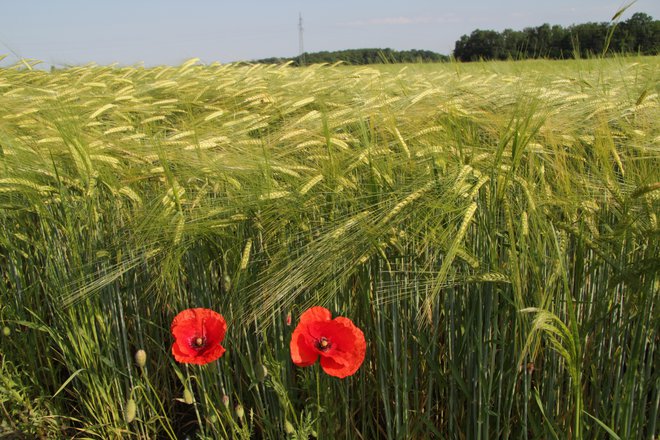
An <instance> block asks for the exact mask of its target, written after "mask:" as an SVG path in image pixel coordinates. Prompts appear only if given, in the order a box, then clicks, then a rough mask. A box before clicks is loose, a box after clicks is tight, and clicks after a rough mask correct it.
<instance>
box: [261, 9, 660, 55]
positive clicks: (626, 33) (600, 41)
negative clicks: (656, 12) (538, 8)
mask: <svg viewBox="0 0 660 440" xmlns="http://www.w3.org/2000/svg"><path fill="white" fill-rule="evenodd" d="M605 48H607V52H608V53H639V54H643V55H658V54H659V53H660V20H654V19H653V17H651V16H650V15H648V14H645V13H643V12H637V13H635V14H633V16H632V17H630V18H629V19H628V20H625V21H621V22H619V23H610V22H601V23H583V24H575V25H572V26H569V27H566V28H565V27H562V26H560V25H554V26H551V25H549V24H547V23H546V24H543V25H541V26H537V27H528V28H525V29H523V30H522V31H514V30H512V29H505V30H503V31H502V32H497V31H493V30H481V29H476V30H474V31H473V32H472V33H471V34H470V35H463V36H462V37H461V38H460V39H459V40H458V41H456V45H455V47H454V52H453V57H454V58H455V59H457V60H459V61H476V60H506V59H528V58H549V59H565V58H576V57H581V58H585V57H588V56H593V55H600V54H603V53H604V52H605ZM448 60H449V57H448V56H447V55H441V54H439V53H436V52H432V51H430V50H416V49H413V50H401V51H398V50H393V49H348V50H338V51H333V52H313V53H303V54H302V55H299V56H296V57H292V58H280V57H273V58H265V59H261V60H256V61H255V62H257V63H265V64H281V63H286V62H291V63H292V64H293V65H296V66H299V65H305V64H314V63H331V64H332V63H336V62H345V63H348V64H353V65H361V64H390V63H414V62H422V63H433V62H440V61H448Z"/></svg>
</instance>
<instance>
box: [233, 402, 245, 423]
mask: <svg viewBox="0 0 660 440" xmlns="http://www.w3.org/2000/svg"><path fill="white" fill-rule="evenodd" d="M235 411H236V416H237V417H238V418H239V419H241V420H243V417H245V409H243V405H240V404H239V405H236V409H235Z"/></svg>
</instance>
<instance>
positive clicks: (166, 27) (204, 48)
mask: <svg viewBox="0 0 660 440" xmlns="http://www.w3.org/2000/svg"><path fill="white" fill-rule="evenodd" d="M623 4H624V3H622V2H620V1H618V0H614V1H610V0H573V1H569V0H554V1H529V0H500V1H495V0H458V1H456V0H455V1H451V2H446V1H440V0H435V1H432V0H407V1H389V0H362V1H360V0H353V1H348V0H334V1H332V0H326V1H318V0H307V1H302V0H282V1H275V0H272V1H266V0H261V1H257V0H243V1H232V2H225V1H220V0H215V1H212V0H188V1H184V0H179V1H174V0H132V1H129V0H114V1H109V0H108V1H101V0H5V1H3V2H2V25H0V54H7V55H9V56H8V60H6V61H5V62H4V64H6V63H7V61H11V60H16V57H15V55H17V56H20V57H25V58H35V59H39V60H42V61H44V62H45V63H46V65H51V64H54V65H66V64H84V63H88V62H92V61H93V62H96V63H98V64H110V63H113V62H117V63H120V64H124V65H130V64H136V63H140V62H143V63H144V64H145V65H147V66H152V65H158V64H179V63H181V62H182V61H184V60H186V59H188V58H192V57H199V58H201V60H202V61H203V62H205V63H210V62H213V61H219V62H222V63H225V62H230V61H237V60H251V59H259V58H266V57H270V56H294V55H297V53H298V13H301V14H302V17H303V26H304V46H305V50H306V51H309V52H316V51H321V50H340V49H349V48H362V47H378V48H385V47H390V48H392V49H398V50H403V49H428V50H433V51H435V52H439V53H444V54H449V53H450V52H451V50H452V49H453V47H454V43H455V41H456V40H457V39H458V38H460V36H461V35H463V34H469V33H470V32H471V31H472V30H474V29H477V28H480V29H495V30H502V29H505V28H512V29H522V28H524V27H526V26H538V25H540V24H543V23H550V24H561V25H563V26H568V25H570V24H574V23H582V22H586V21H608V20H609V19H610V18H611V17H612V15H613V14H614V13H615V12H616V11H617V10H618V9H619V8H620V7H621V6H622V5H623ZM635 12H645V13H647V14H650V15H651V16H653V17H654V18H656V19H658V18H660V2H659V1H657V0H639V1H637V2H636V3H635V4H634V5H633V6H632V7H631V8H630V9H628V11H626V13H625V14H624V16H623V17H622V18H623V19H626V18H628V17H630V16H631V15H632V14H633V13H635Z"/></svg>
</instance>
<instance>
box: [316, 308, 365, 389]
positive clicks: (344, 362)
mask: <svg viewBox="0 0 660 440" xmlns="http://www.w3.org/2000/svg"><path fill="white" fill-rule="evenodd" d="M323 324H324V327H325V328H324V329H323V332H324V333H325V334H326V335H327V337H328V338H329V340H330V341H331V346H330V349H329V350H327V351H324V352H322V353H321V366H323V365H324V359H332V362H328V361H326V362H325V365H326V366H327V367H328V368H329V371H332V373H331V372H328V374H330V375H332V376H337V377H340V376H338V375H341V377H346V376H350V375H351V374H353V373H355V372H356V371H357V370H358V368H360V365H362V362H363V361H364V357H365V354H366V350H367V343H366V341H365V339H364V333H362V330H360V329H359V328H358V327H356V326H355V324H353V321H351V320H350V319H348V318H343V317H338V318H335V319H333V320H332V321H330V322H327V323H323ZM324 371H325V368H324ZM326 372H327V371H326Z"/></svg>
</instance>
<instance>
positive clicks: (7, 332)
mask: <svg viewBox="0 0 660 440" xmlns="http://www.w3.org/2000/svg"><path fill="white" fill-rule="evenodd" d="M2 335H3V336H9V335H11V329H10V328H9V327H2Z"/></svg>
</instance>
